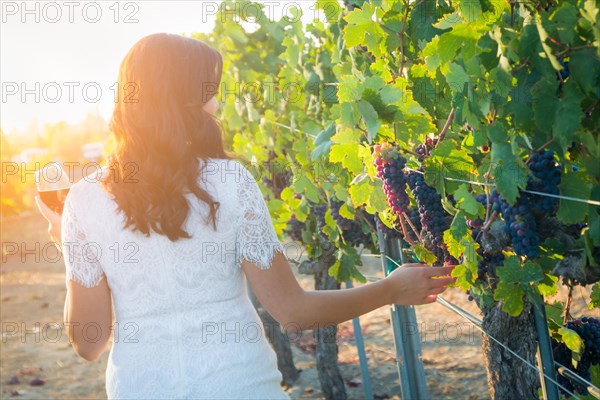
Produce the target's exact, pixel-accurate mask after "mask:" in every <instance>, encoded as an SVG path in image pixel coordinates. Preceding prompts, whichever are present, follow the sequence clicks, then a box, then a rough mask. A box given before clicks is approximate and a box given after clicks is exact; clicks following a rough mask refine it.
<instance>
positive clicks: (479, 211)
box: [454, 183, 485, 229]
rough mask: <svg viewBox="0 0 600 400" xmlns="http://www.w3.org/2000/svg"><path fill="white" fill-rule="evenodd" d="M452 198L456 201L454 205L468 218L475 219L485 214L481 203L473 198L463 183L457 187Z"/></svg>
mask: <svg viewBox="0 0 600 400" xmlns="http://www.w3.org/2000/svg"><path fill="white" fill-rule="evenodd" d="M454 199H456V201H457V202H456V206H457V207H458V208H459V209H461V210H463V211H464V212H465V214H467V216H468V217H469V219H475V218H477V217H483V216H484V215H485V208H484V207H483V204H481V203H479V202H478V201H477V200H475V197H473V195H472V194H471V193H470V192H469V188H468V187H467V185H466V184H465V183H463V184H461V185H460V186H459V187H458V190H456V192H454ZM465 229H466V225H465Z"/></svg>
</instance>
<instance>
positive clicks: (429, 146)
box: [415, 138, 438, 161]
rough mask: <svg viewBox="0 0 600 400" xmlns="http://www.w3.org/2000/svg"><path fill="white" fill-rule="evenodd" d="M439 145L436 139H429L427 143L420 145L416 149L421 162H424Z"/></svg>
mask: <svg viewBox="0 0 600 400" xmlns="http://www.w3.org/2000/svg"><path fill="white" fill-rule="evenodd" d="M437 143H438V140H437V138H436V139H432V138H427V140H425V143H421V144H419V145H418V146H417V147H416V148H415V153H417V154H418V155H419V161H423V159H424V158H425V157H426V156H428V155H429V153H430V152H431V150H433V149H434V148H435V146H437Z"/></svg>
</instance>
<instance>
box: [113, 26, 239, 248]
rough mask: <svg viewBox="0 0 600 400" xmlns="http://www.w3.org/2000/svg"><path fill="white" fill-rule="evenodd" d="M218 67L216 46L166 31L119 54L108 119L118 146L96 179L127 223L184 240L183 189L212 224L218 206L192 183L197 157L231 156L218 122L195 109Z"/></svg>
mask: <svg viewBox="0 0 600 400" xmlns="http://www.w3.org/2000/svg"><path fill="white" fill-rule="evenodd" d="M222 70H223V60H222V57H221V55H220V54H219V52H218V51H216V50H215V49H213V48H211V47H210V46H208V45H207V44H205V43H203V42H201V41H199V40H195V39H190V38H186V37H183V36H179V35H174V34H168V33H158V34H153V35H150V36H146V37H144V38H142V39H141V40H140V41H138V42H137V43H136V44H135V45H134V46H133V47H132V48H131V50H129V52H128V53H127V55H126V56H125V59H124V60H123V62H122V63H121V67H120V70H119V78H118V85H119V87H118V96H119V97H118V98H117V99H116V104H115V108H114V111H113V115H112V118H111V120H110V123H109V126H110V129H111V131H112V132H113V133H114V135H115V138H116V142H117V148H116V151H115V152H114V154H112V156H111V157H110V158H109V175H108V178H107V179H105V180H104V181H103V185H104V187H105V188H106V190H107V191H108V192H109V193H111V194H112V195H113V197H114V199H115V201H116V202H117V205H118V208H119V209H120V210H121V211H122V212H124V214H125V217H126V220H125V228H126V229H127V228H131V229H133V230H134V231H135V230H139V231H141V232H142V233H144V234H145V235H146V236H149V235H150V232H151V231H155V232H157V233H159V234H162V235H166V236H167V237H168V238H169V239H170V240H172V241H175V240H177V239H179V238H189V237H190V235H189V234H188V233H187V232H186V231H185V230H184V229H183V225H184V222H185V220H186V218H187V216H188V213H189V212H190V206H189V204H188V202H187V199H186V197H185V194H186V193H193V194H194V195H195V196H196V197H198V199H200V200H201V201H202V202H204V203H206V204H207V205H208V214H207V216H206V217H207V220H206V222H207V223H210V224H211V225H212V226H213V228H214V229H216V219H217V218H216V214H217V210H218V207H219V204H218V202H216V201H215V200H214V199H213V198H212V197H211V196H210V194H209V193H208V192H207V191H206V190H204V189H203V188H202V187H201V186H200V185H199V177H200V174H201V172H202V171H201V170H200V163H199V160H200V159H202V160H207V159H208V158H226V159H228V158H230V156H229V155H228V154H227V153H226V151H225V149H224V145H223V137H222V132H221V126H220V124H219V122H218V120H217V119H216V118H215V117H214V116H213V115H211V114H209V113H207V112H206V111H204V110H203V109H202V106H203V105H204V104H206V103H207V102H208V101H209V100H210V99H211V98H212V97H213V96H216V94H217V91H218V87H219V84H220V82H221V74H222Z"/></svg>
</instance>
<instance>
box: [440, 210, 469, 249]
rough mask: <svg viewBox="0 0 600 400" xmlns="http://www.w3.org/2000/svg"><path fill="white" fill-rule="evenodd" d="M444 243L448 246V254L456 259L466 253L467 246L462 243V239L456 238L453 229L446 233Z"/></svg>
mask: <svg viewBox="0 0 600 400" xmlns="http://www.w3.org/2000/svg"><path fill="white" fill-rule="evenodd" d="M463 218H464V216H463ZM465 227H466V225H465ZM444 243H445V244H446V249H447V250H448V253H450V255H451V256H452V257H454V258H459V257H460V256H461V255H462V254H463V252H464V251H465V246H464V245H463V244H462V243H461V241H460V238H459V239H457V238H455V237H454V235H453V234H452V232H451V229H448V230H446V231H444Z"/></svg>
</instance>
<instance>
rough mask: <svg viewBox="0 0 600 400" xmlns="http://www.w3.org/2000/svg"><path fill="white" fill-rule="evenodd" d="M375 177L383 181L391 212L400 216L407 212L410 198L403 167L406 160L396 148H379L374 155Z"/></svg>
mask: <svg viewBox="0 0 600 400" xmlns="http://www.w3.org/2000/svg"><path fill="white" fill-rule="evenodd" d="M375 157H376V158H375V165H376V166H377V177H378V178H380V179H381V180H382V181H383V190H384V191H385V195H386V197H387V200H388V203H389V205H390V207H391V208H392V210H393V211H394V212H395V213H396V214H397V215H400V214H402V213H403V212H406V211H407V210H408V206H409V205H410V197H408V193H406V179H405V177H404V167H405V166H406V158H404V157H402V156H401V155H400V153H399V152H398V149H397V148H396V147H390V146H386V147H381V148H380V150H379V151H378V152H376V153H375Z"/></svg>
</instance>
